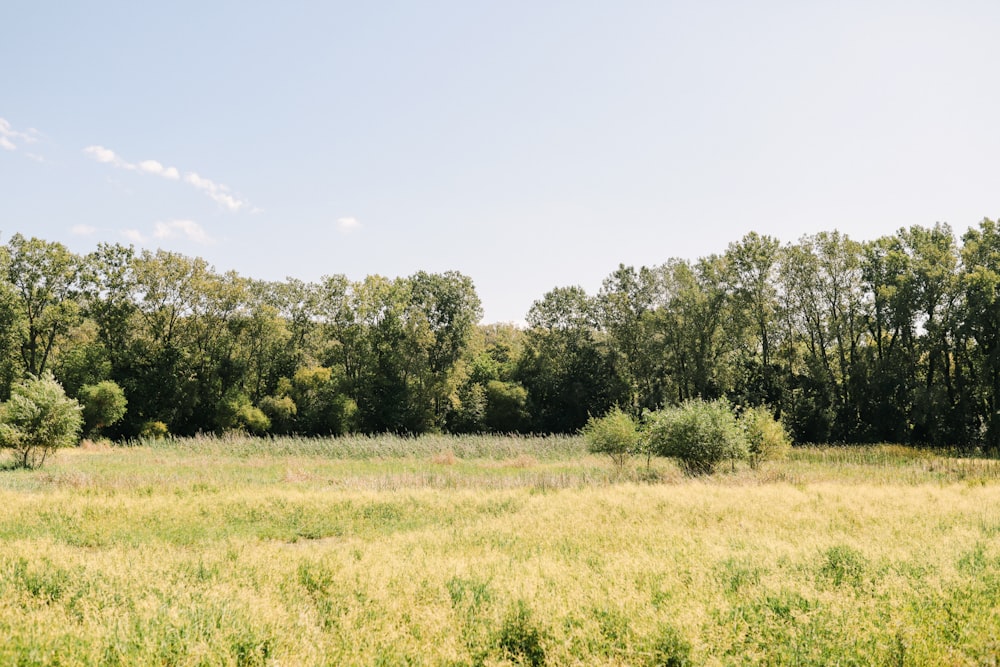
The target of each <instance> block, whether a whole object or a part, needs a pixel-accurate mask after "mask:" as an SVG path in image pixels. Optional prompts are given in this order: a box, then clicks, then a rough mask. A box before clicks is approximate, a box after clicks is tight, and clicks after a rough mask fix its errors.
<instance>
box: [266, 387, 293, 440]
mask: <svg viewBox="0 0 1000 667" xmlns="http://www.w3.org/2000/svg"><path fill="white" fill-rule="evenodd" d="M260 409H261V410H262V411H263V413H264V414H265V415H267V417H268V418H269V419H270V420H271V424H272V426H273V427H274V430H275V431H277V432H279V433H288V432H289V431H290V430H291V427H292V422H293V420H294V419H295V415H296V414H298V407H297V406H296V405H295V401H293V400H292V397H291V396H265V397H264V398H262V399H261V400H260Z"/></svg>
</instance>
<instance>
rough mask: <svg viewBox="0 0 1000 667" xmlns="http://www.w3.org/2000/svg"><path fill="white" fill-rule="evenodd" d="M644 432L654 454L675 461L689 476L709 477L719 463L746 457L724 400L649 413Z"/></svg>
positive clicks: (742, 438)
mask: <svg viewBox="0 0 1000 667" xmlns="http://www.w3.org/2000/svg"><path fill="white" fill-rule="evenodd" d="M647 432H648V434H649V441H650V447H651V449H652V451H653V452H654V453H656V454H659V455H660V456H669V457H672V458H675V459H677V461H678V462H679V463H680V465H681V467H682V468H684V470H685V471H686V472H687V473H688V474H692V475H702V474H711V473H713V472H715V469H716V467H717V466H718V465H719V464H720V463H722V462H723V461H727V460H730V461H735V460H737V459H743V458H746V457H747V455H748V449H747V439H746V436H745V434H744V432H743V429H741V428H740V425H739V423H738V422H737V419H736V415H735V414H733V409H732V406H730V404H729V402H728V401H726V400H725V399H717V400H714V401H704V400H701V399H695V400H691V401H685V402H684V403H682V404H681V405H679V406H677V407H672V408H665V409H663V410H659V411H657V412H653V413H650V414H649V415H648V417H647Z"/></svg>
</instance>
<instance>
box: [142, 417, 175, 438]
mask: <svg viewBox="0 0 1000 667" xmlns="http://www.w3.org/2000/svg"><path fill="white" fill-rule="evenodd" d="M139 435H141V436H142V437H143V438H153V439H162V438H166V437H167V436H168V435H170V429H168V428H167V425H166V424H164V423H163V422H161V421H148V422H145V423H144V424H143V425H142V429H141V430H140V431H139Z"/></svg>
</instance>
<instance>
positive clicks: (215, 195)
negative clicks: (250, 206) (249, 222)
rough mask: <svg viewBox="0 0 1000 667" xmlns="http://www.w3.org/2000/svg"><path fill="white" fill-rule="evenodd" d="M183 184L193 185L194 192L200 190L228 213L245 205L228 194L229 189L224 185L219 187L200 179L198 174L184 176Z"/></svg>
mask: <svg viewBox="0 0 1000 667" xmlns="http://www.w3.org/2000/svg"><path fill="white" fill-rule="evenodd" d="M184 182H185V183H188V184H190V185H193V186H194V187H195V189H196V190H201V191H202V192H204V193H205V194H207V195H208V196H209V197H211V198H212V199H213V200H215V201H216V202H217V203H219V204H222V205H223V206H225V207H226V208H228V209H229V210H230V211H238V210H240V208H242V207H243V206H244V204H246V202H243V201H240V200H239V199H236V198H235V197H233V196H232V195H231V194H229V188H227V187H226V186H225V185H220V184H219V183H215V182H213V181H210V180H209V179H207V178H202V177H201V176H199V175H198V174H196V173H194V172H191V173H190V174H186V175H185V176H184Z"/></svg>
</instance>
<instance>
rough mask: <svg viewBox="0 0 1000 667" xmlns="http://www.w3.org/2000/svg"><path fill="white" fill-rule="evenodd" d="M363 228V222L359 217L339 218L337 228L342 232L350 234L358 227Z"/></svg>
mask: <svg viewBox="0 0 1000 667" xmlns="http://www.w3.org/2000/svg"><path fill="white" fill-rule="evenodd" d="M360 228H361V222H359V221H358V219H357V218H351V217H347V218H337V229H339V230H340V233H341V234H350V233H351V232H353V231H354V230H356V229H360Z"/></svg>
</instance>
